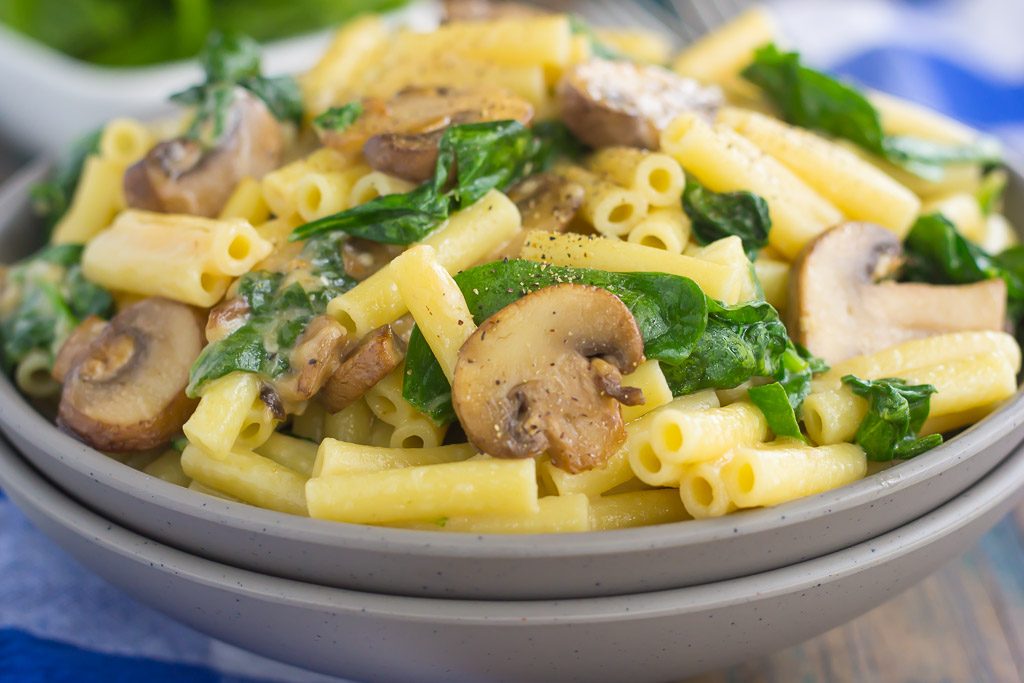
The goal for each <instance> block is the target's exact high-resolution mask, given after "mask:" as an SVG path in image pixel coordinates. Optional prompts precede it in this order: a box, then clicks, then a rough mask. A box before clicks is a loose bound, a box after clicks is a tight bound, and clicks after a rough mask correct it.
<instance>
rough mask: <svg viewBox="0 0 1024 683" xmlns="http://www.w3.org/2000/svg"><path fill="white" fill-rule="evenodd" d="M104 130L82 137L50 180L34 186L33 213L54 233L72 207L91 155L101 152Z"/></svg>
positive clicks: (62, 159)
mask: <svg viewBox="0 0 1024 683" xmlns="http://www.w3.org/2000/svg"><path fill="white" fill-rule="evenodd" d="M102 134H103V130H102V129H97V130H94V131H92V132H91V133H88V134H87V135H84V136H82V137H81V138H79V139H78V140H76V141H75V142H74V143H72V145H71V147H69V148H68V150H67V152H66V153H65V154H64V156H63V157H62V158H61V159H60V161H58V162H57V165H56V166H55V167H54V169H53V172H52V173H50V177H49V178H48V179H47V180H45V181H43V182H41V183H37V184H35V185H33V186H32V195H31V197H32V209H33V211H35V213H36V214H37V215H38V216H40V217H41V218H42V219H43V221H44V222H45V224H46V226H47V228H50V229H52V228H53V226H55V225H56V224H57V221H59V220H60V219H61V218H63V217H64V214H65V213H67V210H68V207H69V206H71V199H72V197H74V195H75V188H77V187H78V181H79V180H80V179H81V177H82V169H83V168H84V167H85V161H86V159H88V158H89V156H90V155H92V154H96V153H97V152H99V147H100V137H101V135H102Z"/></svg>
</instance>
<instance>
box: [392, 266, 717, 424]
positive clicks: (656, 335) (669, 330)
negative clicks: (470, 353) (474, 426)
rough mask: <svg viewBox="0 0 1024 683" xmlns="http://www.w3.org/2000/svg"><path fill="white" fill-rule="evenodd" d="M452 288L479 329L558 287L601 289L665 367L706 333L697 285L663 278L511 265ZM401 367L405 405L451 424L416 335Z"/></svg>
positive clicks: (472, 275) (445, 396) (436, 368)
mask: <svg viewBox="0 0 1024 683" xmlns="http://www.w3.org/2000/svg"><path fill="white" fill-rule="evenodd" d="M455 282H456V283H457V284H458V285H459V289H460V290H462V293H463V296H464V297H465V298H466V303H467V304H468V306H469V310H470V312H471V313H472V314H473V318H474V320H476V321H477V322H478V323H482V322H483V321H484V320H485V319H487V318H489V317H490V316H492V315H493V314H494V313H497V312H498V311H499V310H501V309H502V308H504V307H505V306H508V305H509V304H511V303H513V302H514V301H516V300H518V299H520V298H522V297H524V296H526V295H527V294H529V293H531V292H534V291H537V290H538V289H543V288H544V287H550V286H553V285H557V284H562V283H576V284H586V285H593V286H596V287H601V288H603V289H606V290H608V291H610V292H611V293H613V294H615V295H616V296H618V297H619V298H620V299H621V300H622V302H623V303H624V304H625V305H626V307H627V308H629V310H630V311H631V312H632V313H633V316H634V317H635V318H636V322H637V326H638V327H639V328H640V333H641V335H642V336H643V339H644V351H645V353H646V355H647V357H648V358H653V359H656V360H659V361H662V363H663V364H668V363H679V362H682V361H683V360H685V358H686V355H687V354H688V353H689V351H690V349H692V348H693V346H694V344H696V342H697V339H698V338H700V336H701V335H702V333H703V332H704V326H705V321H706V317H707V312H706V311H707V303H706V300H705V297H704V294H703V292H701V290H700V288H699V287H698V286H697V285H696V283H694V282H693V281H692V280H689V279H687V278H682V277H678V276H675V275H665V274H661V273H609V272H605V271H602V270H591V269H587V268H568V267H561V266H550V265H544V264H540V263H535V262H533V261H520V260H513V261H501V262H497V263H490V264H487V265H483V266H477V267H476V268H471V269H469V270H467V271H464V272H462V273H460V274H458V275H456V276H455ZM405 367H406V377H405V384H404V387H403V395H404V396H405V399H406V400H407V401H409V402H410V403H411V404H412V405H413V406H415V407H416V408H417V409H419V410H421V411H422V412H424V413H426V414H427V415H429V416H430V417H432V418H433V419H434V420H436V421H437V422H439V423H445V422H450V421H451V420H453V419H454V417H455V414H454V411H453V410H452V406H451V386H450V385H449V384H448V380H447V378H446V377H445V376H444V373H442V372H441V367H440V365H438V363H437V360H436V359H435V358H434V356H433V353H432V352H431V351H430V347H429V346H427V344H426V341H425V340H424V339H423V336H422V335H421V334H420V333H419V330H415V331H414V332H413V336H412V338H411V339H410V341H409V350H408V353H407V355H406V359H405Z"/></svg>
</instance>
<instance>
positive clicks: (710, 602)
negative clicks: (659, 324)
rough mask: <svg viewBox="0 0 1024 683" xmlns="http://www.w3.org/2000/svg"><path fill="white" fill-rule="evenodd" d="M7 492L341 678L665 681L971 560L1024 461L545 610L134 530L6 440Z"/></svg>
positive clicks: (174, 611) (225, 636) (91, 561)
mask: <svg viewBox="0 0 1024 683" xmlns="http://www.w3.org/2000/svg"><path fill="white" fill-rule="evenodd" d="M0 485H2V486H3V488H4V489H5V490H6V491H7V493H8V495H10V496H11V498H12V499H13V500H14V501H15V502H16V503H17V504H18V505H19V506H20V507H21V508H22V509H23V510H24V511H25V512H26V513H27V514H28V516H29V517H30V518H31V519H32V520H33V521H34V522H35V523H36V525H37V526H38V527H39V528H40V529H42V530H43V531H44V532H45V533H47V534H49V535H50V536H51V537H52V538H53V539H54V540H55V541H56V542H57V543H59V544H60V545H62V546H63V547H64V548H65V549H66V550H67V551H68V552H70V553H71V554H72V555H74V556H75V557H76V558H78V559H79V560H80V561H81V562H82V563H84V564H85V565H87V566H88V567H90V568H91V569H93V570H94V571H96V572H97V573H98V574H100V575H101V576H103V577H104V578H106V579H107V580H108V581H110V582H111V583H113V584H115V585H117V586H120V587H121V588H123V589H125V590H126V591H127V592H129V593H130V594H132V595H133V596H135V597H136V598H138V599H139V600H141V601H143V602H145V603H148V604H150V605H152V606H154V607H156V608H157V609H160V610H162V611H164V612H166V613H167V614H169V615H171V616H172V617H174V618H176V619H179V620H181V621H183V622H185V623H187V624H189V625H191V626H193V627H195V628H197V629H199V630H201V631H204V632H206V633H209V634H211V635H213V636H215V637H217V638H220V639H222V640H226V641H228V642H230V643H233V644H236V645H239V646H241V647H244V648H247V649H250V650H253V651H254V652H258V653H260V654H263V655H267V656H270V657H275V658H278V659H281V660H284V661H287V662H290V663H292V664H297V665H300V666H305V667H308V668H311V669H316V670H319V671H322V672H325V673H332V674H336V675H341V676H346V677H352V678H357V679H372V680H385V681H416V682H418V683H426V682H428V681H475V682H476V683H481V682H483V681H548V680H550V681H560V682H568V681H587V682H588V683H600V682H601V681H624V680H629V681H665V680H678V679H680V678H682V677H684V676H688V675H691V674H696V673H699V672H702V671H706V670H710V669H715V668H718V667H723V666H726V665H729V664H732V663H736V662H739V661H742V660H745V659H749V658H752V657H756V656H758V655H761V654H764V653H767V652H770V651H772V650H775V649H778V648H781V647H785V646H787V645H790V644H793V643H796V642H799V641H801V640H804V639H806V638H809V637H811V636H813V635H815V634H817V633H820V632H823V631H825V630H827V629H829V628H831V627H834V626H836V625H838V624H840V623H843V622H845V621H846V620H848V619H850V618H852V617H854V616H856V615H857V614H860V613H862V612H865V611H866V610H868V609H870V608H871V607H873V606H874V605H876V604H878V603H880V602H882V601H884V600H886V599H887V598H889V597H890V596H893V595H895V594H897V593H899V592H900V591H901V590H903V589H904V588H907V587H908V586H910V585H912V584H913V583H914V582H916V581H917V580H919V579H920V578H922V577H924V576H925V575H926V574H928V573H929V572H931V571H932V570H934V569H936V568H937V567H938V566H940V565H941V564H942V563H943V562H945V561H946V560H948V559H949V558H951V557H953V556H955V555H956V554H958V553H960V552H962V551H963V550H965V549H966V548H967V547H968V546H969V545H970V544H971V543H973V542H974V541H975V540H976V539H977V538H978V537H979V536H981V535H982V534H983V533H984V532H985V531H986V530H987V529H988V528H990V527H991V525H992V524H994V523H995V522H996V520H998V519H999V518H1000V517H1001V516H1002V515H1003V514H1004V513H1005V512H1006V511H1007V510H1008V509H1009V508H1010V506H1011V505H1012V504H1013V503H1014V501H1015V500H1017V499H1018V498H1019V497H1020V492H1021V490H1022V486H1024V451H1022V452H1018V453H1017V454H1016V455H1014V456H1013V457H1011V458H1010V459H1008V460H1007V461H1006V462H1005V463H1004V464H1003V465H1000V466H999V467H998V468H997V469H995V470H994V471H993V472H992V473H991V474H990V475H989V476H988V477H986V478H985V479H983V480H982V481H981V483H979V484H977V485H975V486H974V487H973V488H971V489H969V490H968V491H967V492H965V493H962V494H961V495H959V496H957V497H956V498H954V499H953V500H952V501H950V502H949V503H947V504H945V505H943V506H942V507H940V508H938V509H936V510H934V511H932V512H931V513H929V514H927V515H925V516H924V517H922V518H920V519H918V520H916V521H914V522H912V523H910V524H908V525H906V526H903V527H900V528H899V529H896V530H894V531H891V532H889V533H887V534H884V535H882V536H879V537H878V538H875V539H872V540H870V541H868V542H866V543H863V544H860V545H857V546H854V547H852V548H849V549H847V550H843V551H841V552H838V553H834V554H832V555H826V556H824V557H820V558H818V559H815V560H811V561H808V562H804V563H800V564H795V565H792V566H790V567H786V568H784V569H778V570H774V571H770V572H766V573H763V574H756V575H753V576H749V577H746V578H742V579H733V580H730V581H723V582H718V583H710V584H706V585H702V586H693V587H690V588H681V589H676V590H670V591H663V592H657V593H648V594H644V595H631V596H619V597H608V598H585V599H577V600H561V601H558V600H554V601H534V602H514V601H512V602H509V601H506V602H486V601H462V600H437V599H428V598H409V597H396V596H388V595H375V594H370V593H359V592H354V591H348V590H342V589H338V588H327V587H323V586H314V585H310V584H306V583H300V582H296V581H291V580H287V579H279V578H273V577H269V576H266V575H261V574H257V573H253V572H249V571H244V570H239V569H235V568H232V567H228V566H225V565H222V564H217V563H214V562H211V561H209V560H205V559H202V558H199V557H196V556H195V555H190V554H188V553H184V552H182V551H179V550H174V549H171V548H169V547H167V546H164V545H161V544H159V543H157V542H156V541H153V540H150V539H147V538H145V537H142V536H139V535H137V534H134V533H132V532H130V531H128V530H126V529H124V528H123V527H121V526H118V525H117V524H115V523H114V522H111V521H107V520H106V519H103V518H102V517H100V516H98V515H96V514H93V513H91V512H89V511H88V510H86V509H85V508H83V507H82V506H80V505H78V504H77V503H75V502H74V501H73V500H72V499H71V498H69V497H68V496H66V495H65V494H63V493H62V492H60V491H59V490H58V489H57V488H55V487H54V486H52V485H51V484H49V483H48V482H47V481H46V480H45V479H44V478H43V477H42V476H41V475H39V474H38V473H37V472H36V471H35V470H33V469H32V468H31V466H29V465H28V464H27V463H26V462H25V461H24V460H22V459H21V458H19V457H18V456H16V455H15V454H14V453H13V451H12V450H10V449H8V448H7V447H6V446H5V445H4V444H3V443H0Z"/></svg>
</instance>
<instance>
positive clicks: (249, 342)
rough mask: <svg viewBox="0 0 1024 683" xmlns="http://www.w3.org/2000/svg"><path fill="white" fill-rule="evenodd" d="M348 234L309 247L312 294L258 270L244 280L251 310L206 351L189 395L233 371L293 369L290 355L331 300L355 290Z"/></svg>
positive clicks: (241, 287) (305, 254)
mask: <svg viewBox="0 0 1024 683" xmlns="http://www.w3.org/2000/svg"><path fill="white" fill-rule="evenodd" d="M343 241H344V235H324V236H321V237H317V238H316V239H312V240H310V241H309V242H307V243H306V244H305V245H304V247H303V250H302V254H301V256H300V257H299V258H300V259H301V260H302V261H304V262H305V264H304V265H305V269H306V270H308V271H309V275H310V277H309V278H302V281H303V282H309V281H310V280H312V281H315V282H316V286H314V287H311V288H310V289H307V288H306V287H304V286H303V285H302V284H300V283H299V282H298V281H296V280H293V279H290V278H289V277H288V275H286V274H285V273H279V272H271V271H253V272H250V273H246V274H245V275H243V276H242V278H241V280H240V281H239V283H238V296H239V297H240V298H241V299H242V300H243V301H245V303H246V305H247V307H248V311H247V313H246V320H245V322H244V324H242V325H241V326H240V327H238V328H237V329H235V330H234V331H233V332H232V333H231V334H229V335H228V336H226V337H224V338H223V339H220V340H218V341H216V342H214V343H212V344H210V345H209V346H207V347H206V348H205V349H203V352H202V353H201V354H200V355H199V358H198V359H196V362H195V364H194V365H193V366H192V372H191V375H190V377H189V385H188V391H187V393H188V395H189V396H192V397H195V396H198V395H199V394H200V393H201V391H202V388H203V386H204V385H205V384H206V383H207V382H210V381H212V380H215V379H218V378H220V377H224V376H225V375H228V374H230V373H232V372H251V373H255V374H258V375H261V376H262V377H264V378H266V379H274V378H277V377H280V376H281V375H282V374H284V373H285V372H286V371H288V369H289V367H290V362H289V356H290V355H291V351H292V349H293V348H294V346H295V343H296V341H297V340H298V338H299V336H300V335H301V334H302V333H303V332H304V331H305V329H306V327H307V326H308V325H309V322H310V321H311V320H312V319H313V318H314V317H316V316H317V315H321V314H322V313H324V312H325V311H326V310H327V304H328V303H329V302H330V300H331V299H333V298H334V297H336V296H338V295H339V294H343V293H344V292H346V291H348V290H349V289H351V288H352V287H353V286H354V285H355V281H354V280H352V279H351V278H349V277H348V276H347V275H346V274H345V268H344V263H343V260H342V255H341V244H342V242H343Z"/></svg>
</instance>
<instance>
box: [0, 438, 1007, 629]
mask: <svg viewBox="0 0 1024 683" xmlns="http://www.w3.org/2000/svg"><path fill="white" fill-rule="evenodd" d="M0 484H2V485H3V487H4V489H5V490H6V491H7V492H8V493H9V494H10V495H11V497H12V499H13V500H14V501H15V502H16V503H19V504H24V501H27V503H28V504H27V505H26V507H30V508H32V509H33V510H34V511H35V513H37V514H41V515H44V516H46V517H47V518H49V519H50V521H51V522H53V523H55V524H57V525H60V526H62V527H64V528H65V529H66V530H68V531H70V532H72V533H74V534H75V535H78V536H80V537H82V538H86V539H88V540H89V541H90V542H91V543H94V544H98V545H100V546H101V547H103V548H104V549H106V550H107V551H109V552H111V553H113V554H116V555H118V556H119V557H121V558H122V559H124V560H127V561H130V562H134V563H136V564H145V565H147V566H149V567H150V568H151V569H156V570H157V571H159V572H162V573H165V574H171V575H173V576H175V577H178V578H180V579H183V580H187V581H190V582H194V583H198V584H202V585H204V586H207V587H212V588H216V589H219V590H222V591H227V592H229V593H232V594H235V595H243V596H248V597H255V598H259V599H261V600H265V601H270V602H276V603H280V604H287V605H289V606H292V607H298V608H303V609H314V610H317V611H322V612H330V613H332V614H335V615H336V614H337V613H339V612H348V613H350V614H358V615H376V616H378V617H384V618H393V619H401V620H404V621H419V622H429V623H432V624H436V625H441V624H445V625H460V626H467V625H469V626H494V625H509V626H522V625H524V621H526V620H529V623H530V625H533V626H539V625H559V624H562V625H564V624H566V623H570V622H571V623H573V624H577V623H601V622H609V621H615V622H619V621H622V620H637V619H648V618H652V617H660V616H670V615H677V614H685V613H694V612H701V611H705V610H719V609H723V608H727V607H731V606H736V605H741V604H743V603H746V602H749V601H750V599H751V597H752V596H756V598H757V599H758V600H763V599H769V598H773V597H778V596H783V595H787V594H792V593H794V592H796V591H803V590H811V589H813V588H816V587H820V586H821V585H822V584H823V583H824V582H826V581H828V582H832V581H836V580H839V579H843V578H847V577H850V576H852V575H855V574H857V573H860V572H863V571H865V570H867V569H870V568H872V567H876V566H879V565H884V564H886V563H888V562H890V561H893V560H896V559H898V558H900V557H902V556H905V555H908V554H910V553H913V552H915V551H917V550H920V549H922V548H923V547H925V546H928V545H931V544H933V543H935V542H936V541H937V540H939V539H942V538H945V537H947V536H949V535H952V534H954V533H956V532H957V531H959V530H960V529H962V528H964V527H965V526H968V525H969V524H971V523H972V522H974V521H976V520H978V519H979V518H981V517H983V516H985V515H986V514H988V513H990V512H992V511H993V510H996V509H998V508H999V507H1000V506H1003V505H1005V504H1007V502H1008V501H1011V500H1012V499H1015V498H1018V499H1019V498H1021V494H1022V492H1024V448H1018V449H1017V450H1016V451H1015V452H1014V453H1013V454H1012V455H1011V456H1009V457H1008V458H1007V459H1006V460H1005V461H1003V462H1002V463H1001V464H1000V465H998V466H997V467H996V468H995V469H993V470H992V471H991V472H990V473H989V474H988V475H986V476H985V477H984V478H983V479H982V480H981V481H979V482H978V483H977V484H975V485H974V486H972V487H970V488H969V489H967V490H966V491H965V492H963V493H961V494H959V495H958V496H956V497H955V498H953V499H952V500H950V501H949V502H947V503H944V504H943V505H941V506H939V507H938V508H936V509H934V510H932V511H931V512H929V513H927V514H926V515H924V516H922V517H919V518H918V519H916V520H914V521H912V522H910V523H909V524H906V525H903V526H901V527H897V528H896V529H894V530H892V531H889V532H886V533H885V534H882V535H880V536H877V537H875V538H872V539H869V540H867V541H865V542H863V543H859V544H856V545H854V546H851V547H849V548H846V549H843V550H840V551H837V552H835V553H830V554H828V555H824V556H822V557H818V558H815V559H811V560H806V561H804V562H799V563H795V564H791V565H788V566H785V567H781V568H778V569H772V570H769V571H766V572H761V573H756V574H751V575H748V576H744V577H740V578H734V579H728V580H724V581H717V582H711V583H705V584H700V585H696V586H689V587H685V588H673V589H669V590H662V591H654V592H648V593H635V594H627V595H617V596H605V597H590V598H570V599H561V600H513V601H508V600H459V599H449V598H427V597H410V596H401V595H388V594H382V593H367V592H362V591H354V590H351V589H344V588H335V587H330V586H323V585H318V584H313V583H308V582H302V581H296V580H294V579H285V578H281V577H277V576H272V575H268V574H260V573H257V572H253V571H251V570H248V569H241V568H237V567H233V566H229V565H225V564H222V563H219V562H215V561H213V560H209V559H206V558H203V557H200V556H198V555H193V554H190V553H187V552H185V551H182V550H178V549H176V548H173V547H170V546H167V545H164V544H162V543H159V542H157V541H154V540H152V539H150V538H147V537H145V536H142V535H140V534H137V533H135V532H133V531H130V530H129V529H126V528H124V527H122V526H120V525H119V524H117V523H116V522H114V521H112V520H108V519H106V518H104V517H102V516H100V515H98V514H97V513H95V512H92V511H91V510H89V509H87V508H85V507H83V506H82V505H81V504H79V503H77V502H76V501H75V500H74V499H73V498H71V497H70V496H69V495H67V494H65V493H63V492H62V491H60V490H59V489H58V488H57V487H56V486H55V485H54V484H52V483H51V482H49V481H48V480H47V479H46V478H45V477H44V476H43V475H42V474H40V473H39V472H38V471H36V470H35V469H34V468H33V467H32V465H30V464H29V463H28V462H26V461H25V459H24V456H21V455H20V454H17V452H16V451H15V449H14V448H13V447H12V446H11V445H10V444H9V443H8V442H7V441H6V440H4V439H2V438H0Z"/></svg>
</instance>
